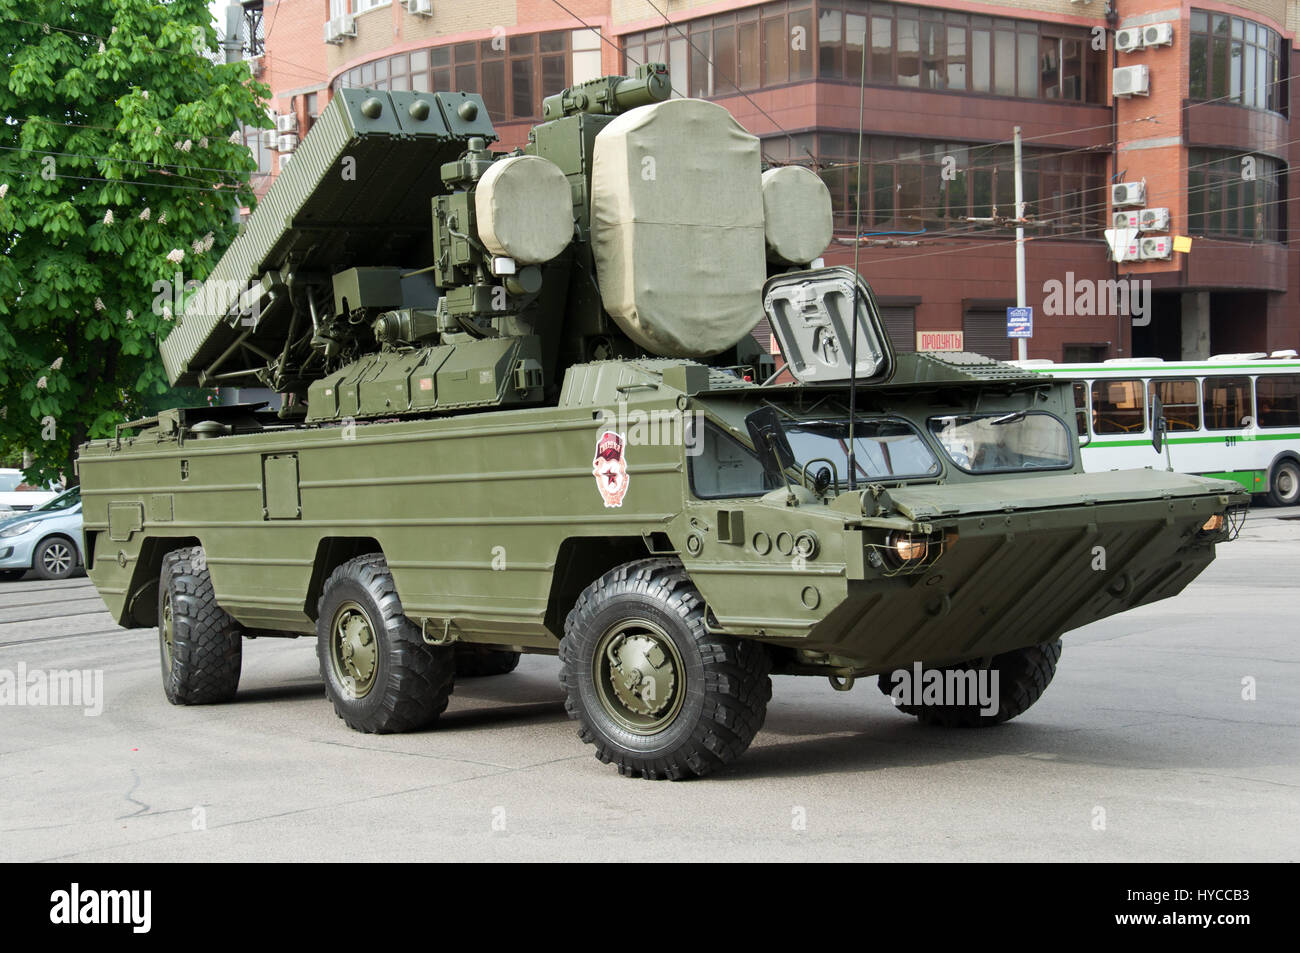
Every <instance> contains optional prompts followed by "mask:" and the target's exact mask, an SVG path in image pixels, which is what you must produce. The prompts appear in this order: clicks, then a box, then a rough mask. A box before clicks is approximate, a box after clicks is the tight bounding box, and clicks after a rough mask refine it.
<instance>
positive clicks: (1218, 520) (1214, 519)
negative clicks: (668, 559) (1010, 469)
mask: <svg viewBox="0 0 1300 953" xmlns="http://www.w3.org/2000/svg"><path fill="white" fill-rule="evenodd" d="M1221 529H1223V514H1222V513H1215V514H1214V515H1213V516H1211V517H1210V518H1209V519H1208V520H1206V521H1205V524H1204V525H1203V526H1202V527H1201V532H1202V533H1217V532H1219V530H1221ZM3 535H4V534H3V533H0V536H3Z"/></svg>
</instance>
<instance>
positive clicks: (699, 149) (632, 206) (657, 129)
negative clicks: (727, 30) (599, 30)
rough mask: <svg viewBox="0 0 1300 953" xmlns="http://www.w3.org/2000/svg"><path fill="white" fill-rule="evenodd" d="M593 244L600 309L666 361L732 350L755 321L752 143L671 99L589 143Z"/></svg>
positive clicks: (760, 269) (710, 110)
mask: <svg viewBox="0 0 1300 953" xmlns="http://www.w3.org/2000/svg"><path fill="white" fill-rule="evenodd" d="M591 189H592V196H591V220H592V227H591V232H592V234H591V241H592V249H593V252H594V255H595V261H596V278H597V282H598V283H599V285H600V293H601V299H602V301H603V303H604V305H605V310H606V311H608V312H609V313H610V315H612V316H613V318H614V319H615V321H617V322H618V324H619V326H620V327H621V328H622V329H623V330H624V331H625V332H626V333H627V335H628V336H629V337H630V338H632V340H633V341H635V342H636V343H637V344H639V345H641V346H642V347H644V348H646V349H647V350H649V351H651V352H652V353H655V354H659V355H663V356H665V357H703V356H706V355H709V354H716V353H718V352H719V351H721V350H724V349H725V348H728V347H731V346H732V345H733V344H735V343H736V342H737V341H739V340H740V339H741V338H742V337H744V336H745V335H746V334H748V333H749V332H750V331H751V330H753V328H754V325H755V324H756V323H757V322H758V319H759V318H760V317H762V314H763V301H762V290H763V282H764V281H765V280H766V278H767V264H766V259H767V254H766V240H765V235H764V227H763V181H762V158H761V155H760V152H759V142H758V139H757V138H756V137H754V136H752V135H750V134H749V133H748V132H746V131H745V129H744V128H743V127H742V126H741V125H740V124H739V123H737V122H736V120H735V119H733V118H732V116H731V114H730V113H729V112H727V110H726V109H724V108H723V107H721V106H718V105H715V104H713V103H708V102H704V101H702V100H695V99H674V100H669V101H668V102H663V103H656V104H655V105H653V106H642V107H640V108H638V109H633V110H631V111H629V112H626V113H624V114H623V115H621V116H619V117H618V118H617V119H615V120H614V121H613V122H611V123H610V124H609V125H608V126H606V127H605V129H604V130H603V131H602V132H601V133H600V134H599V135H598V136H597V137H596V148H595V157H594V161H593V167H592V186H591Z"/></svg>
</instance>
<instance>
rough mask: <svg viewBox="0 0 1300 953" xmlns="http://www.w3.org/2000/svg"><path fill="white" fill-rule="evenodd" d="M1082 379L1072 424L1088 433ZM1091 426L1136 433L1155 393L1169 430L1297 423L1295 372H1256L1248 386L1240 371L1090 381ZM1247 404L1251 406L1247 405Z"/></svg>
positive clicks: (1299, 385) (1103, 431)
mask: <svg viewBox="0 0 1300 953" xmlns="http://www.w3.org/2000/svg"><path fill="white" fill-rule="evenodd" d="M1088 396H1089V395H1088V388H1087V385H1086V384H1085V383H1084V382H1082V381H1080V382H1077V383H1076V384H1075V385H1074V404H1075V416H1076V424H1077V427H1078V431H1079V434H1080V435H1081V436H1082V435H1086V434H1087V433H1088V424H1087V421H1088V419H1089V417H1088V410H1087V406H1088V405H1087V398H1088ZM1091 397H1092V417H1091V419H1092V432H1093V433H1094V434H1099V435H1111V434H1134V433H1142V432H1143V431H1145V430H1146V429H1147V426H1148V424H1147V408H1148V407H1150V405H1151V401H1152V398H1154V397H1159V398H1160V402H1161V403H1162V404H1163V405H1164V417H1165V420H1166V421H1168V423H1169V430H1170V432H1173V433H1185V432H1187V431H1194V430H1202V429H1204V430H1240V429H1241V428H1243V427H1247V426H1249V425H1250V422H1251V421H1252V420H1254V421H1255V424H1256V426H1258V427H1260V428H1262V429H1265V430H1270V429H1277V428H1283V427H1288V428H1295V427H1300V374H1278V375H1260V376H1259V377H1258V378H1257V379H1256V380H1255V382H1254V387H1253V388H1252V386H1251V378H1250V377H1248V376H1246V375H1244V374H1237V375H1223V376H1216V377H1206V378H1203V379H1197V378H1195V377H1176V378H1163V379H1158V380H1150V381H1146V382H1145V386H1144V383H1143V381H1141V380H1140V379H1138V378H1133V379H1120V380H1096V381H1093V382H1092V387H1091ZM1252 408H1253V409H1252Z"/></svg>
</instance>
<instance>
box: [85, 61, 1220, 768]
mask: <svg viewBox="0 0 1300 953" xmlns="http://www.w3.org/2000/svg"><path fill="white" fill-rule="evenodd" d="M669 92H670V91H669V86H668V79H667V75H666V71H665V69H664V67H662V66H652V67H647V68H642V69H641V70H639V71H638V73H637V75H635V76H632V77H606V78H604V79H600V80H597V81H593V82H590V83H586V84H583V85H580V86H576V87H574V88H571V89H568V90H565V91H564V92H563V93H561V94H559V95H557V96H554V97H551V98H550V99H548V100H546V102H545V109H544V121H543V122H542V123H541V124H540V125H538V126H537V127H536V128H535V129H534V130H533V132H532V134H531V136H530V138H529V141H528V144H527V146H526V147H525V148H523V149H520V150H516V151H513V152H509V153H506V152H501V151H496V150H494V149H493V145H492V144H493V142H494V141H495V136H494V132H493V128H492V125H491V123H490V121H489V118H488V115H487V111H486V109H485V108H484V105H483V102H482V101H481V100H480V99H479V98H478V97H477V96H474V95H467V94H459V93H436V94H434V93H419V92H378V91H370V90H342V91H340V93H339V94H338V95H337V96H336V97H335V98H334V100H333V101H332V102H331V103H330V104H329V106H328V107H327V108H326V109H325V110H324V111H323V113H322V115H321V117H320V119H319V121H318V122H317V124H316V125H315V127H314V128H313V129H312V131H311V132H310V134H309V135H307V136H306V137H305V138H304V139H303V141H302V143H301V145H300V146H299V148H298V150H297V153H296V155H295V158H294V161H293V164H292V165H290V166H289V167H288V168H287V169H286V170H285V171H284V172H283V173H282V174H281V176H280V178H279V179H278V180H277V181H276V183H275V184H274V185H273V186H272V188H271V190H270V192H269V193H268V195H267V196H266V198H265V200H264V201H263V202H262V203H261V205H260V206H259V207H258V208H257V210H256V211H255V212H254V213H253V215H252V217H251V219H250V220H249V221H248V223H247V225H246V228H245V230H244V231H243V233H242V234H241V235H240V236H239V237H238V238H237V239H236V240H235V241H234V243H233V244H232V245H231V246H230V248H229V250H228V251H227V252H226V254H225V255H224V257H223V258H222V259H221V260H220V262H219V263H218V264H217V266H216V268H215V270H214V271H213V273H212V275H211V276H210V278H209V280H208V281H207V282H206V283H205V284H204V286H203V287H202V288H201V289H199V290H198V291H197V292H196V293H195V294H194V295H193V296H192V297H191V298H190V299H189V300H188V301H187V302H186V304H185V308H184V313H183V314H181V315H179V316H178V317H177V320H176V325H175V327H174V328H173V329H172V331H171V333H170V335H169V336H168V337H167V338H166V340H165V341H164V343H163V344H162V357H163V360H164V362H165V365H166V368H167V372H168V375H169V377H170V379H171V380H172V381H173V382H174V383H176V384H190V385H200V386H213V385H217V384H227V383H231V382H240V383H248V384H253V383H260V384H262V385H264V386H266V387H269V388H271V389H273V390H274V391H276V392H278V393H280V394H282V395H284V401H283V406H282V407H281V408H280V409H279V410H276V411H271V410H268V409H266V407H265V405H239V406H225V407H203V408H177V409H175V410H169V411H166V412H164V413H160V414H158V415H157V416H156V417H151V418H149V419H145V420H136V421H131V422H129V423H127V424H124V425H123V426H121V427H120V428H119V430H118V432H117V434H116V435H115V436H114V437H113V438H112V439H106V440H95V441H92V442H90V443H87V444H86V445H84V446H83V447H82V448H81V454H80V461H79V472H80V477H81V481H82V493H83V499H84V512H85V541H86V564H87V567H88V569H89V573H90V576H91V578H92V579H93V581H94V583H95V585H96V587H97V588H98V589H99V592H100V594H101V595H102V596H103V598H104V600H105V602H106V603H107V604H108V607H109V609H110V611H111V612H112V613H113V615H114V616H115V617H116V619H117V620H118V622H119V623H120V624H122V625H124V626H138V627H151V626H157V627H158V632H159V646H160V656H161V664H162V677H163V687H164V691H165V693H166V696H167V698H168V699H169V700H170V701H172V702H173V703H176V704H204V703H214V702H226V701H231V700H232V699H235V698H236V690H237V686H238V682H239V676H240V667H241V646H242V640H243V639H244V638H254V637H258V638H260V637H270V636H287V637H295V636H300V635H314V636H315V638H316V644H317V654H318V657H319V663H320V671H321V675H322V678H323V680H324V682H325V686H326V691H327V694H328V697H329V699H330V701H331V703H332V705H333V707H334V710H335V711H336V712H337V714H338V715H339V717H341V718H342V719H343V720H344V721H345V722H346V723H347V724H348V725H349V726H351V727H352V728H355V729H357V730H360V731H367V732H393V731H411V730H416V729H421V728H425V727H428V726H430V725H432V724H433V723H434V722H435V721H436V720H437V718H438V716H439V714H440V713H441V712H442V711H443V710H444V709H445V708H446V706H447V704H448V699H449V698H450V696H451V693H452V690H453V685H454V682H455V680H456V678H457V677H460V678H468V677H472V676H482V675H490V674H504V673H507V672H509V671H510V670H511V669H513V668H514V667H515V664H516V663H517V661H518V658H519V656H520V654H521V653H549V654H558V655H559V656H560V659H561V670H562V675H561V680H562V683H563V687H564V691H565V692H566V695H567V708H568V711H569V713H570V715H571V716H572V717H573V718H574V719H576V720H577V722H578V723H579V730H578V733H579V736H580V737H581V738H582V739H583V740H584V741H586V742H588V743H590V744H592V745H594V747H595V752H596V754H597V756H598V757H599V758H600V759H601V760H602V761H605V762H613V763H614V764H616V765H617V767H618V769H619V770H620V771H621V772H622V773H624V774H627V775H631V776H640V777H646V778H674V779H676V778H683V777H689V776H697V775H703V774H706V773H708V772H710V771H711V770H714V769H715V768H718V767H720V766H722V765H724V764H726V763H728V762H730V761H732V760H733V759H735V758H736V757H738V756H739V755H740V754H741V753H742V752H743V751H744V750H745V749H746V747H747V746H748V745H749V744H750V742H751V741H752V739H753V738H754V736H755V734H756V733H757V732H758V730H759V728H760V726H761V725H762V723H763V719H764V713H765V709H766V705H767V702H768V700H769V697H770V695H771V681H770V676H771V675H773V674H783V675H817V676H822V677H825V678H828V679H829V680H830V681H831V683H832V684H833V685H834V686H835V687H836V688H839V689H847V688H848V687H850V686H851V685H852V684H853V683H854V681H855V680H857V679H861V678H865V677H869V676H879V677H880V686H881V687H882V689H884V690H885V691H887V692H889V691H891V684H890V683H891V679H890V673H895V672H898V671H909V670H915V671H918V672H921V673H924V674H925V675H927V676H928V675H929V674H930V673H937V674H938V675H939V676H941V677H947V676H950V675H953V674H954V673H955V674H959V675H966V674H971V675H980V676H993V681H992V684H993V685H994V686H996V689H995V690H994V691H993V694H992V695H991V697H990V699H989V700H988V704H983V705H981V704H977V703H976V702H975V701H974V700H973V699H972V698H970V697H957V696H954V695H946V696H943V697H941V698H937V699H926V698H922V699H919V700H918V699H917V698H915V697H913V698H905V697H899V696H896V698H895V700H896V701H898V702H901V704H900V705H899V707H900V709H901V710H902V711H903V712H904V713H907V714H912V715H915V716H917V717H918V718H920V719H921V720H924V721H928V722H936V723H940V724H944V725H971V726H978V725H986V724H997V723H1000V722H1003V721H1006V720H1007V719H1009V718H1012V717H1015V716H1016V715H1018V714H1020V713H1021V712H1023V711H1024V710H1025V709H1026V708H1028V707H1029V706H1030V705H1031V704H1033V703H1034V702H1035V701H1036V700H1037V698H1038V697H1039V695H1040V694H1041V693H1042V691H1043V690H1044V689H1045V688H1046V685H1047V683H1048V682H1049V681H1050V680H1051V678H1052V675H1053V673H1054V671H1055V668H1056V662H1057V659H1058V657H1059V655H1060V650H1061V649H1060V646H1061V642H1060V640H1061V637H1062V636H1063V635H1064V634H1065V633H1067V632H1069V631H1071V630H1072V629H1076V628H1078V627H1079V626H1083V625H1086V624H1088V623H1090V622H1093V621H1095V620H1097V619H1101V618H1104V617H1106V616H1109V615H1112V614H1114V613H1117V612H1122V611H1124V610H1126V609H1130V608H1133V607H1135V606H1139V605H1145V604H1147V603H1151V602H1154V601H1156V600H1159V599H1165V598H1168V597H1170V596H1174V595H1176V594H1177V593H1178V592H1180V591H1181V590H1182V589H1183V587H1185V586H1186V585H1187V584H1188V583H1189V582H1191V581H1192V580H1193V579H1194V578H1195V577H1196V576H1197V575H1198V574H1199V573H1200V572H1201V571H1202V570H1203V569H1205V567H1206V566H1207V565H1208V564H1209V563H1210V561H1211V560H1212V559H1213V558H1214V552H1215V546H1216V545H1217V544H1218V543H1220V542H1222V541H1225V540H1227V539H1228V538H1230V536H1231V534H1232V531H1233V527H1234V524H1235V521H1236V518H1237V515H1238V514H1239V512H1240V511H1241V509H1242V507H1244V505H1245V502H1246V497H1245V494H1244V493H1243V492H1242V491H1241V489H1240V487H1238V486H1236V485H1235V484H1230V483H1224V482H1220V481H1215V480H1207V479H1200V478H1195V477H1190V476H1184V475H1180V474H1175V473H1171V472H1161V471H1156V470H1137V471H1126V472H1111V473H1094V474H1086V473H1084V472H1083V469H1082V467H1081V465H1080V461H1079V453H1078V445H1077V444H1078V438H1077V437H1076V434H1075V429H1074V426H1073V420H1074V415H1075V407H1074V405H1073V401H1072V394H1071V387H1070V384H1069V382H1066V381H1054V380H1050V379H1044V378H1042V377H1041V376H1038V375H1035V374H1033V373H1032V372H1029V371H1022V370H1020V369H1018V368H1016V367H1012V366H1010V365H1006V364H1002V363H998V362H996V361H992V360H988V359H986V358H982V357H979V356H977V355H972V354H962V353H947V354H901V353H900V354H896V353H894V352H893V350H892V348H891V347H890V343H889V339H888V337H887V335H886V333H885V331H884V328H883V325H882V323H881V319H880V315H879V312H878V309H877V307H876V304H875V301H874V299H873V297H872V293H871V290H870V288H869V287H868V286H867V285H866V284H865V283H864V282H862V280H861V279H860V278H859V277H858V275H857V274H856V273H855V272H854V271H853V270H852V269H849V268H842V267H838V268H837V267H832V268H826V267H824V266H823V265H822V263H821V260H820V258H821V255H822V253H823V251H824V250H825V249H826V248H827V247H828V245H829V243H830V241H831V237H832V221H831V205H830V196H829V194H828V192H827V190H826V188H825V186H824V185H823V184H822V183H821V181H820V180H819V179H818V178H817V177H816V176H815V175H813V174H812V173H810V172H808V171H806V170H803V169H798V168H775V169H766V170H765V169H764V167H763V162H762V157H761V153H760V151H759V143H758V140H757V139H756V138H755V137H754V136H752V135H750V134H749V133H748V132H746V131H745V130H744V129H743V128H742V127H741V126H740V125H739V124H737V123H736V121H735V120H734V119H733V118H732V117H731V116H730V115H729V114H728V113H727V112H726V111H725V110H724V109H723V108H721V107H719V106H717V105H714V104H711V103H708V102H703V101H697V100H690V99H671V98H670V97H669ZM764 316H766V318H767V320H768V322H769V323H770V326H771V328H772V329H773V332H774V333H775V335H776V337H777V339H778V342H779V346H780V350H781V355H782V358H783V360H784V362H785V364H784V375H785V377H788V378H789V379H788V380H785V379H784V378H781V379H780V380H781V381H782V382H778V378H777V377H776V376H775V375H768V374H767V372H766V371H765V370H764V367H763V360H764V355H763V354H762V352H761V351H762V349H760V348H759V347H758V346H757V344H756V343H755V341H754V339H753V337H752V335H751V331H752V329H753V328H754V327H755V325H756V323H757V322H758V321H759V320H760V319H762V318H763V317H764ZM1156 416H1157V418H1158V417H1159V414H1158V413H1157V414H1156ZM1159 436H1160V434H1159V430H1158V429H1157V431H1156V434H1155V439H1159Z"/></svg>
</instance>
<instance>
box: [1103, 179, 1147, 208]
mask: <svg viewBox="0 0 1300 953" xmlns="http://www.w3.org/2000/svg"><path fill="white" fill-rule="evenodd" d="M1146 200H1147V187H1146V183H1145V182H1117V183H1116V184H1115V185H1112V186H1111V187H1110V204H1111V205H1114V206H1116V207H1120V206H1125V205H1145V204H1146Z"/></svg>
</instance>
